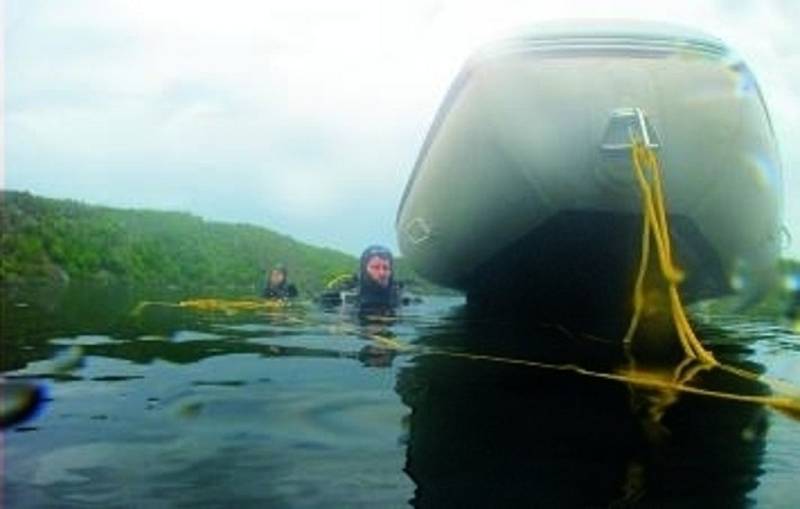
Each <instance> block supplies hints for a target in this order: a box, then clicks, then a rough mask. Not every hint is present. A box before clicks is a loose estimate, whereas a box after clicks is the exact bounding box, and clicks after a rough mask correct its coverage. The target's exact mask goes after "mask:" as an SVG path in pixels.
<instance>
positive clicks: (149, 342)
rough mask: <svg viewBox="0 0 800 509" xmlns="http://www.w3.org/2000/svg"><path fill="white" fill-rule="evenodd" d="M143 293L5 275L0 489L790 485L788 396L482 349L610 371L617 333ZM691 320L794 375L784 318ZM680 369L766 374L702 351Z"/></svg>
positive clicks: (126, 494) (372, 500)
mask: <svg viewBox="0 0 800 509" xmlns="http://www.w3.org/2000/svg"><path fill="white" fill-rule="evenodd" d="M181 297H183V296H180V295H160V296H157V298H158V299H162V300H167V301H172V302H176V301H178V300H180V298H181ZM144 298H145V296H142V295H140V294H137V293H135V292H133V291H130V290H125V289H112V288H105V289H104V288H76V287H73V288H71V289H68V290H61V291H54V290H46V289H39V290H37V291H27V292H4V300H3V304H2V329H3V330H2V342H3V346H2V354H3V355H2V361H1V362H2V370H3V373H4V377H5V378H6V381H7V383H14V384H17V385H25V384H27V385H28V386H36V387H41V388H43V390H44V394H45V398H44V399H45V402H44V404H43V406H42V408H41V409H40V410H39V412H38V414H37V415H36V416H34V417H33V418H31V419H29V420H27V421H26V422H24V423H21V424H18V425H15V426H13V427H11V428H9V429H6V430H4V433H3V444H2V446H3V456H4V471H3V487H2V497H3V502H2V503H3V507H12V508H13V507H59V508H67V507H103V508H111V507H148V508H150V507H192V508H196V507H276V508H281V507H314V508H316V507H335V508H339V507H407V506H409V505H415V506H418V507H681V508H684V507H726V508H729V507H752V506H757V507H787V508H793V507H800V487H798V486H799V485H798V483H800V421H799V420H797V418H796V417H795V418H792V417H791V416H789V415H786V414H784V413H782V412H779V411H776V410H773V409H771V408H769V407H767V406H763V405H759V404H754V403H743V402H736V401H730V400H726V399H720V398H716V397H708V396H703V395H697V394H687V393H685V392H681V393H677V392H674V391H668V390H657V389H652V388H647V387H643V386H636V385H630V384H627V383H623V382H620V381H613V380H608V379H602V378H597V377H593V376H586V375H582V374H579V373H578V372H576V371H575V369H552V368H547V367H534V366H531V365H523V364H515V363H512V362H508V361H497V360H492V359H489V358H487V357H488V356H491V357H492V358H502V359H513V360H527V361H534V362H538V363H543V364H546V365H547V366H553V367H558V366H565V365H570V366H573V368H580V369H584V370H587V371H590V372H599V373H613V372H618V371H619V369H620V367H621V366H623V365H625V364H626V361H625V358H624V356H623V355H622V352H621V347H620V345H619V343H618V342H616V343H615V342H606V341H603V340H601V339H599V338H593V337H589V336H584V335H578V334H574V333H569V332H567V331H566V330H563V329H560V328H557V327H553V326H546V325H531V324H529V325H527V326H525V327H522V326H520V325H512V324H510V323H506V322H502V321H486V320H477V319H471V318H469V317H468V316H467V315H466V314H465V312H464V310H463V301H462V300H461V299H459V298H448V297H430V298H426V299H425V300H424V302H423V303H421V304H417V305H413V306H409V307H407V308H405V309H404V310H403V312H402V315H401V316H400V317H399V318H398V319H397V320H395V321H386V320H383V321H364V320H359V319H357V318H355V317H353V316H351V315H349V314H346V313H345V314H342V313H335V312H334V313H326V312H323V311H322V310H320V309H318V308H316V307H314V306H313V305H311V304H308V305H306V306H298V307H296V308H291V309H280V310H257V311H252V312H240V313H226V312H224V311H220V310H217V311H214V310H202V311H201V310H193V309H184V308H176V307H169V306H163V305H151V306H147V307H145V308H144V309H141V310H140V312H139V313H132V311H133V310H134V309H135V308H136V306H137V303H139V302H140V301H141V300H142V299H144ZM146 298H149V299H153V298H154V296H153V295H148V296H146ZM698 322H699V323H700V325H699V326H698V332H699V335H700V336H701V337H703V338H704V341H705V343H706V345H708V346H709V347H710V348H711V349H712V350H713V351H714V352H715V354H716V355H717V357H718V358H719V359H720V360H722V361H724V362H725V363H727V364H731V365H735V366H741V367H746V368H747V369H749V370H751V371H758V372H763V373H766V374H768V375H769V376H771V377H776V378H781V379H784V380H787V381H790V382H792V383H793V384H794V385H798V386H800V337H798V336H797V335H795V334H793V333H792V332H791V331H789V330H788V329H786V328H785V327H783V326H782V325H781V324H778V323H770V322H757V321H752V320H747V319H742V318H736V317H724V316H699V317H698ZM398 345H399V346H401V347H404V348H403V349H400V350H398V348H397V346H398ZM406 346H408V347H410V348H408V349H405V347H406ZM464 353H467V354H470V355H473V356H478V355H482V356H486V357H482V358H476V357H466V356H461V355H460V354H464ZM644 364H646V363H644ZM662 367H663V366H662ZM688 384H689V385H691V386H693V387H697V388H702V389H708V390H715V391H719V392H731V393H736V394H750V395H766V394H769V391H770V389H769V388H768V387H767V386H766V385H764V384H762V383H759V382H756V381H752V380H747V379H744V378H742V377H738V376H735V375H732V374H731V373H728V372H724V371H722V370H718V369H714V370H705V371H701V372H699V373H698V374H696V375H695V376H694V377H692V379H691V380H690V381H689V382H688Z"/></svg>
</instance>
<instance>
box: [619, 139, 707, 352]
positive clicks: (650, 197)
mask: <svg viewBox="0 0 800 509" xmlns="http://www.w3.org/2000/svg"><path fill="white" fill-rule="evenodd" d="M631 159H632V162H633V171H634V175H635V177H636V182H637V183H638V184H639V190H640V191H641V194H642V215H643V220H642V221H643V224H642V247H641V250H642V251H641V260H640V261H639V271H638V273H637V276H636V285H635V287H634V296H633V307H634V312H633V316H632V318H631V323H630V326H629V327H628V332H627V333H626V334H625V338H624V342H625V343H627V344H630V343H631V342H632V341H633V337H634V334H635V333H636V329H637V327H638V325H639V321H640V319H641V315H642V310H643V308H644V279H645V274H646V273H647V269H648V265H649V263H650V243H651V239H652V240H653V241H655V246H656V251H657V255H658V261H659V268H660V269H661V275H662V276H663V278H664V280H665V282H666V283H667V292H668V295H669V305H670V312H671V313H672V321H673V324H674V325H675V329H676V331H677V333H678V338H679V339H680V343H681V346H682V347H683V351H684V353H685V354H686V356H687V357H689V358H691V359H697V360H699V361H700V362H703V363H705V364H708V365H718V362H717V361H716V359H715V358H714V356H713V355H712V354H711V352H709V351H708V350H706V349H705V348H704V347H703V345H702V344H701V343H700V341H699V340H698V339H697V336H695V334H694V331H693V330H692V327H691V325H690V324H689V320H688V319H687V318H686V312H685V311H684V308H683V303H682V302H681V297H680V293H679V292H678V285H679V284H680V283H681V281H683V278H684V274H683V272H682V271H681V270H680V269H679V268H678V267H676V266H675V263H674V262H673V260H672V248H671V244H670V236H669V223H668V222H667V212H666V206H665V204H664V191H663V186H662V173H661V166H660V164H659V162H658V157H656V154H655V152H653V150H651V149H650V148H648V147H646V146H645V145H644V144H643V143H642V142H641V141H638V140H635V141H634V143H633V147H632V149H631Z"/></svg>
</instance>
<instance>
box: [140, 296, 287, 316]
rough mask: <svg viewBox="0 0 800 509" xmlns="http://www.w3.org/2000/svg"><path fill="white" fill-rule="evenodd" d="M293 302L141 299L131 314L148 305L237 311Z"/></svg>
mask: <svg viewBox="0 0 800 509" xmlns="http://www.w3.org/2000/svg"><path fill="white" fill-rule="evenodd" d="M292 305H293V303H291V302H289V301H286V300H284V299H258V300H255V299H235V300H234V299H210V298H209V299H187V300H182V301H179V302H163V301H142V302H140V303H139V304H137V306H136V307H135V308H134V309H133V311H132V312H131V314H133V315H139V314H140V313H141V312H142V310H144V308H146V307H149V306H164V307H177V308H185V309H193V310H196V311H220V312H224V313H238V312H240V311H261V310H276V309H284V308H287V307H291V306H292Z"/></svg>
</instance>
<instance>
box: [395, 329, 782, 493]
mask: <svg viewBox="0 0 800 509" xmlns="http://www.w3.org/2000/svg"><path fill="white" fill-rule="evenodd" d="M459 323H462V324H465V325H466V329H464V330H440V331H438V332H434V333H432V334H430V335H428V336H427V337H423V338H421V340H420V341H421V343H422V344H424V345H426V346H428V347H432V348H435V349H436V350H437V351H438V350H440V349H444V350H448V351H461V352H463V351H469V352H470V353H472V354H480V355H487V356H489V355H491V356H495V357H503V358H513V359H527V360H532V361H535V362H540V363H546V364H549V365H561V366H563V365H567V364H569V365H576V366H580V367H581V368H584V369H587V370H591V371H596V372H600V373H609V372H614V371H615V366H620V365H625V364H627V361H626V360H625V358H624V355H622V354H621V352H620V346H619V344H618V343H617V344H616V345H615V344H613V343H604V342H602V341H599V340H590V339H587V338H575V337H570V336H569V335H566V334H565V333H563V332H561V331H559V330H557V329H548V328H539V329H531V328H527V329H522V328H519V326H510V325H509V326H508V327H507V328H506V329H505V330H504V329H503V327H502V326H498V324H497V323H496V322H495V323H492V324H491V326H490V325H488V324H487V325H485V326H484V325H481V324H479V323H472V324H471V325H470V324H469V322H468V321H467V322H459ZM530 336H535V337H530ZM531 339H535V341H531ZM520 345H526V346H525V347H521V346H520ZM744 353H745V352H738V353H727V354H726V355H728V358H727V359H726V360H727V361H728V362H735V361H737V360H738V361H741V360H742V357H743V355H744ZM737 357H738V359H737ZM617 372H619V371H618V370H617ZM645 372H647V373H650V375H649V376H656V373H657V372H658V370H657V369H656V368H655V367H654V366H652V365H651V366H650V367H649V368H647V369H646V370H645ZM662 372H663V373H665V374H666V375H665V376H671V375H670V369H665V370H662ZM690 383H691V385H693V386H699V387H703V388H707V389H713V390H717V391H726V392H735V393H743V394H766V393H767V392H768V391H767V389H766V388H765V387H763V386H761V385H760V384H759V383H757V382H753V381H747V380H744V379H742V378H738V377H734V376H732V375H730V374H729V373H725V372H722V371H719V370H709V371H703V372H700V373H698V374H696V375H695V377H694V379H693V380H692V382H690ZM397 391H398V393H399V394H400V395H401V397H402V400H403V402H404V403H405V404H406V405H408V406H409V407H410V409H411V413H410V423H409V425H410V429H409V442H408V450H407V462H406V472H407V474H408V475H409V476H410V477H411V478H412V479H413V480H414V481H415V482H416V484H417V489H416V495H415V498H414V500H413V503H414V505H415V506H417V507H626V506H629V505H636V506H640V505H641V506H646V507H651V506H652V507H708V506H714V507H743V506H745V505H748V493H749V492H750V491H752V490H753V489H754V488H755V487H756V486H757V484H758V477H759V475H760V473H761V472H762V471H761V467H760V465H761V461H762V456H763V453H764V448H765V435H766V430H767V411H766V410H765V409H764V407H762V406H759V405H755V404H750V403H740V402H735V401H728V400H723V399H717V398H710V397H704V396H697V395H691V394H686V393H677V392H675V391H668V390H659V389H651V388H643V387H642V386H641V385H638V386H634V385H631V384H625V383H619V382H615V381H609V380H601V379H597V378H593V377H590V376H580V375H579V374H577V373H575V372H574V371H570V370H556V369H539V368H535V367H531V366H525V365H515V364H509V363H507V362H493V361H489V360H486V359H483V360H478V359H470V358H465V357H453V356H447V355H435V354H434V355H419V356H417V357H415V358H414V359H413V361H412V362H411V363H410V365H409V366H408V367H406V368H405V369H404V370H403V371H402V372H401V374H400V376H399V378H398V385H397Z"/></svg>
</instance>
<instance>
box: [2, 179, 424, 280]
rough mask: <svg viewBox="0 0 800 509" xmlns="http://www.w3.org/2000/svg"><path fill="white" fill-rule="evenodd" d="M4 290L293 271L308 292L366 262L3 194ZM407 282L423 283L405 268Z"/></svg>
mask: <svg viewBox="0 0 800 509" xmlns="http://www.w3.org/2000/svg"><path fill="white" fill-rule="evenodd" d="M1 199H2V206H1V207H0V226H2V232H1V233H0V282H4V283H19V282H25V281H40V280H45V281H54V282H66V281H69V280H72V279H81V280H97V281H100V282H115V283H116V282H120V283H127V284H135V285H148V286H149V285H158V286H173V287H179V288H203V287H219V288H242V287H255V288H256V289H257V287H258V286H260V285H261V283H262V281H263V276H264V270H265V268H267V267H271V266H272V265H274V264H276V263H284V264H286V265H287V267H288V268H289V271H290V277H291V279H292V281H293V282H295V284H297V286H298V287H299V288H300V289H301V292H305V293H308V294H310V293H315V292H318V291H320V290H321V289H322V288H323V287H324V284H325V282H327V281H328V280H330V279H332V278H334V277H336V276H338V275H341V274H343V273H352V272H354V271H355V270H357V266H358V260H357V259H356V258H355V257H353V256H350V255H348V254H345V253H342V252H340V251H336V250H333V249H328V248H322V247H315V246H311V245H308V244H304V243H302V242H298V241H296V240H294V239H292V238H291V237H289V236H287V235H283V234H280V233H277V232H275V231H272V230H269V229H267V228H263V227H259V226H253V225H249V224H232V223H221V222H214V221H206V220H204V219H203V218H201V217H198V216H195V215H193V214H189V213H185V212H163V211H153V210H139V209H118V208H111V207H102V206H93V205H87V204H84V203H80V202H78V201H75V200H60V199H51V198H44V197H40V196H35V195H33V194H30V193H28V192H17V191H2V197H1ZM397 272H398V276H399V277H401V278H403V277H405V278H411V279H412V280H414V281H416V282H417V284H418V285H420V284H421V285H422V286H423V287H426V286H428V285H425V284H424V283H423V282H422V281H421V280H419V279H418V278H415V277H414V275H413V274H411V272H410V271H409V270H407V269H406V267H404V266H403V263H402V261H400V263H399V264H398V270H397Z"/></svg>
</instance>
